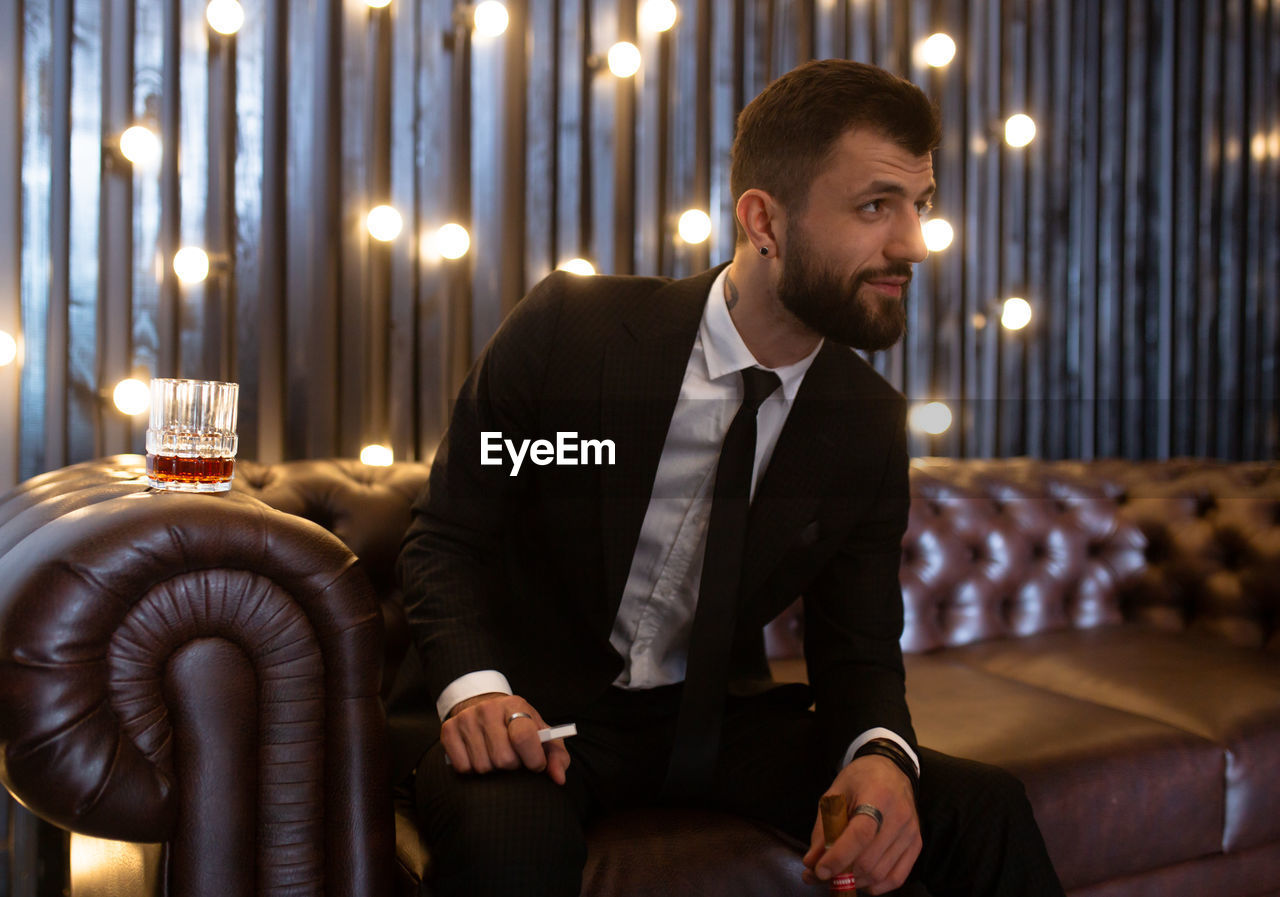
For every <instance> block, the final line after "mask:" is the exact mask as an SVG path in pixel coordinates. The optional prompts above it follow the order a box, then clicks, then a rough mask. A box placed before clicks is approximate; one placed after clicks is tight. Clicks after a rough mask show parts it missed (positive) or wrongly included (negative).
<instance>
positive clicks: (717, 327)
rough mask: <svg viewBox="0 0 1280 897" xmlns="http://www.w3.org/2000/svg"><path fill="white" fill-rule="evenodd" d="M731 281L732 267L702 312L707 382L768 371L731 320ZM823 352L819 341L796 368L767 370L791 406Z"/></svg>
mask: <svg viewBox="0 0 1280 897" xmlns="http://www.w3.org/2000/svg"><path fill="white" fill-rule="evenodd" d="M728 277H729V267H728V266H727V265H726V266H725V268H724V270H723V271H721V272H720V274H719V276H718V277H716V279H715V283H713V284H711V293H710V294H709V295H708V296H707V303H706V305H705V306H704V307H703V310H702V322H701V323H700V324H699V325H698V336H699V337H700V338H701V340H702V353H703V357H704V358H705V359H706V362H707V379H708V380H712V381H715V380H719V379H720V378H721V377H727V376H729V375H730V374H736V373H737V372H738V371H741V370H743V369H744V368H749V367H761V368H763V367H764V365H762V364H760V362H758V361H756V358H755V356H754V355H752V354H751V350H750V349H748V348H747V344H746V343H744V342H743V341H742V336H741V335H740V334H739V333H738V328H737V326H736V325H735V324H734V323H733V318H732V317H730V316H729V306H728V304H727V303H726V302H725V296H724V286H725V281H726V280H727V279H728ZM821 349H822V341H819V342H818V345H817V346H815V347H814V350H813V351H812V352H810V353H809V354H808V355H806V356H805V357H804V358H802V359H800V360H799V361H797V362H796V363H795V364H788V365H785V366H783V367H780V368H765V370H770V371H773V372H774V373H775V374H777V375H778V379H779V380H781V381H782V395H783V397H784V398H785V399H786V400H787V401H788V402H791V401H794V400H795V397H796V393H798V392H799V391H800V383H801V381H803V380H804V375H805V372H806V371H808V370H809V365H811V364H813V359H814V358H816V357H817V356H818V352H819V351H820V350H821Z"/></svg>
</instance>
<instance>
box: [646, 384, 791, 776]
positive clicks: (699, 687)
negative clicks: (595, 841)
mask: <svg viewBox="0 0 1280 897" xmlns="http://www.w3.org/2000/svg"><path fill="white" fill-rule="evenodd" d="M781 382H782V381H780V380H779V379H778V375H777V374H775V373H773V372H772V371H766V370H763V369H761V368H755V367H752V368H746V369H744V370H743V371H742V387H743V390H742V391H743V397H742V405H741V407H739V408H738V413H737V414H736V415H735V416H734V418H733V422H732V423H731V424H729V430H728V432H727V433H725V435H724V442H723V443H722V444H721V446H720V462H719V464H718V465H717V466H716V480H715V489H714V492H713V494H712V499H711V520H710V522H709V523H708V525H707V547H706V554H705V555H704V557H703V560H702V580H701V582H700V583H699V586H698V604H697V608H696V609H695V610H694V614H693V629H692V632H691V634H690V636H689V659H688V664H687V665H686V668H685V680H684V681H685V684H684V693H683V695H682V696H681V699H680V711H679V714H678V715H677V717H676V734H675V744H674V746H673V748H672V751H671V765H670V766H669V767H668V769H667V781H666V785H665V787H664V789H663V790H664V792H665V793H666V795H667V796H669V797H676V798H687V797H697V796H701V795H703V794H705V792H706V791H707V790H708V789H709V788H710V786H711V778H712V775H713V774H714V772H715V762H716V754H717V751H718V749H719V745H720V723H721V720H722V719H723V717H724V702H725V696H726V694H727V693H728V689H729V654H730V650H731V648H732V644H733V631H734V621H735V619H736V617H737V610H738V587H739V584H740V581H741V579H742V556H743V552H744V550H745V547H746V541H747V512H748V511H749V510H750V507H751V471H752V468H753V467H754V466H755V458H756V411H757V410H759V408H760V403H762V402H763V401H764V400H765V399H766V398H768V397H769V395H770V394H771V393H772V392H773V391H774V390H775V389H777V388H778V387H779V386H780V385H781Z"/></svg>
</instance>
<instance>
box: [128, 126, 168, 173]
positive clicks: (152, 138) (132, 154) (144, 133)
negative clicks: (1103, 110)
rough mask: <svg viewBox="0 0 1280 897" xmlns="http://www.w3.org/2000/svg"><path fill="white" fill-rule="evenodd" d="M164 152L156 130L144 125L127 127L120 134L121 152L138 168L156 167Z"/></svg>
mask: <svg viewBox="0 0 1280 897" xmlns="http://www.w3.org/2000/svg"><path fill="white" fill-rule="evenodd" d="M163 152H164V150H163V147H162V145H161V143H160V138H159V137H157V136H156V132H155V131H153V130H151V129H150V128H147V127H143V126H142V125H134V126H133V127H132V128H126V129H125V132H124V133H123V134H121V135H120V153H121V155H123V156H124V157H125V158H126V159H128V160H129V162H130V163H132V164H133V165H136V166H137V167H138V168H155V167H157V165H158V164H159V162H160V156H161V154H162V153H163Z"/></svg>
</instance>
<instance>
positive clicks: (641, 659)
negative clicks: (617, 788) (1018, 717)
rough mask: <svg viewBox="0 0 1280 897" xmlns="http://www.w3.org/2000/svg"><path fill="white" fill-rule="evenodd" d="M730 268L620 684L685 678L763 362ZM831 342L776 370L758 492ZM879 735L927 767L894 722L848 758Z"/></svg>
mask: <svg viewBox="0 0 1280 897" xmlns="http://www.w3.org/2000/svg"><path fill="white" fill-rule="evenodd" d="M728 272H729V269H728V268H725V269H724V270H723V271H721V272H720V276H719V277H717V278H716V280H715V283H713V284H712V285H711V292H710V295H709V297H708V301H707V303H706V306H705V307H704V309H703V313H702V320H701V322H700V324H699V326H698V334H697V337H696V338H695V339H694V343H693V351H692V352H691V353H690V355H689V362H688V364H687V365H686V366H685V372H684V381H683V382H682V383H681V386H680V396H679V398H678V399H677V400H676V407H675V411H674V413H673V414H672V416H671V423H670V425H669V427H668V430H667V438H666V441H665V442H664V443H663V446H662V456H661V458H660V460H659V462H658V470H657V474H656V477H655V479H654V484H653V494H652V495H651V496H650V498H649V506H648V509H647V510H646V511H645V516H644V523H643V524H642V525H641V527H640V538H639V541H638V542H637V544H636V550H635V554H634V555H633V556H632V560H631V570H630V573H629V574H628V576H627V583H626V586H625V587H624V589H623V593H622V603H621V604H620V605H619V607H618V615H617V617H616V618H615V620H614V624H613V632H612V634H611V635H610V637H609V643H610V644H611V645H612V646H613V647H614V649H615V650H617V652H618V653H619V654H620V655H621V656H622V660H623V668H622V673H621V674H620V675H619V676H618V678H617V679H616V680H615V681H614V685H615V686H617V687H619V688H625V689H646V688H656V687H658V686H661V685H671V684H674V683H676V682H682V681H683V680H684V675H685V663H686V660H687V658H688V652H689V634H690V631H691V629H692V626H693V615H694V609H695V608H696V606H697V602H698V586H699V582H700V581H701V577H702V559H703V555H704V554H705V549H706V540H707V525H708V522H709V520H710V516H711V490H712V486H713V483H714V480H715V472H716V465H717V463H718V462H719V458H720V445H721V443H722V442H723V441H724V435H725V433H726V432H727V431H728V429H729V424H730V423H731V422H732V421H733V418H734V415H736V414H737V411H738V407H739V405H741V404H742V378H741V376H739V374H738V372H739V371H741V370H743V369H744V368H749V367H752V366H757V367H763V366H762V365H760V364H759V362H757V361H756V359H755V356H753V355H752V354H751V350H750V349H748V348H747V345H746V343H744V342H743V341H742V337H741V336H740V335H739V333H738V329H737V327H736V326H735V325H734V323H733V319H732V318H731V317H730V315H729V308H728V304H727V303H726V301H725V281H726V280H727V278H728ZM821 348H822V346H821V344H819V345H818V346H817V347H816V348H815V349H814V350H813V351H812V352H811V353H809V355H808V356H806V357H805V358H802V359H801V360H800V361H797V362H796V363H795V364H790V365H786V366H785V367H780V368H772V369H771V370H772V371H773V372H774V373H775V374H777V375H778V379H779V380H781V381H782V388H781V389H776V390H774V392H773V393H772V394H771V395H770V396H769V397H768V398H766V399H765V400H764V402H763V403H762V404H761V405H760V409H759V411H758V412H757V414H756V457H755V466H754V468H753V470H752V475H751V495H752V496H753V497H754V496H755V490H756V484H757V483H758V482H759V481H760V476H761V474H762V473H763V472H764V471H765V469H766V468H767V467H768V466H769V459H770V458H772V457H773V449H774V446H776V445H777V443H778V436H779V435H780V434H781V433H782V427H783V425H784V424H785V423H786V422H787V415H788V414H790V413H791V406H792V403H793V402H794V401H795V397H796V393H798V392H799V391H800V384H801V382H802V381H803V380H804V375H805V373H806V372H807V371H808V370H809V366H810V365H811V364H812V363H813V359H814V358H815V357H816V356H817V354H818V351H819V350H820V349H821ZM487 692H503V693H506V694H511V693H512V690H511V686H510V684H509V683H508V682H507V679H506V677H505V676H503V675H502V674H501V673H499V672H497V671H494V670H482V671H479V672H475V673H468V674H467V675H465V676H462V677H460V678H459V679H457V680H455V681H454V682H453V683H452V684H450V685H449V687H448V688H446V689H445V690H444V692H443V693H442V694H441V695H440V699H439V701H438V702H437V705H436V706H437V710H438V711H439V713H440V718H441V719H444V718H445V717H446V716H447V715H448V712H449V711H450V710H451V709H452V708H453V707H454V706H455V705H456V704H458V703H459V702H460V701H463V700H466V699H467V698H469V697H474V696H476V695H480V694H485V693H487ZM873 738H890V739H892V740H893V741H895V742H897V743H898V744H900V745H901V746H902V747H903V749H905V750H906V751H907V753H908V754H909V755H910V756H911V758H912V760H913V761H914V762H915V764H916V769H917V771H918V770H919V766H920V764H919V761H918V760H917V758H916V756H915V753H914V752H913V751H912V750H911V748H910V746H909V745H907V744H906V742H905V741H904V740H903V739H902V738H900V737H899V736H897V735H896V734H895V733H893V732H890V731H889V730H887V729H872V730H869V731H868V732H864V733H863V734H862V735H860V736H858V738H857V739H856V740H855V741H854V743H853V744H852V745H851V746H850V748H849V750H848V751H847V752H846V754H845V759H844V764H845V765H847V764H848V763H849V762H850V760H852V758H853V754H854V752H855V751H857V749H858V748H860V747H861V746H862V745H863V744H865V743H866V742H868V741H870V740H871V739H873Z"/></svg>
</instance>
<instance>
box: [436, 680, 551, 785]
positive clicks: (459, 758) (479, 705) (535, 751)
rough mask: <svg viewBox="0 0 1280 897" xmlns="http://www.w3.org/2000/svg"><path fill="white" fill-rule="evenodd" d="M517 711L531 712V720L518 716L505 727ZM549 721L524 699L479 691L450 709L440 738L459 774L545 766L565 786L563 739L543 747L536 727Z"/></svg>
mask: <svg viewBox="0 0 1280 897" xmlns="http://www.w3.org/2000/svg"><path fill="white" fill-rule="evenodd" d="M513 713H527V714H529V718H525V717H520V718H519V719H516V720H512V722H511V725H507V720H509V719H511V714H513ZM546 725H547V724H546V723H545V722H543V721H542V717H541V716H539V715H538V711H536V710H534V709H533V707H532V706H531V705H530V704H529V702H528V701H526V700H525V699H524V698H521V697H519V696H516V695H504V694H485V695H477V696H476V697H474V698H468V699H467V700H465V701H460V702H459V703H458V704H457V706H455V707H454V708H453V710H451V711H450V712H449V718H448V719H447V720H445V721H444V724H443V725H442V726H441V727H440V741H441V743H442V744H443V745H444V750H445V754H446V755H447V756H448V758H449V763H450V764H451V765H452V766H453V768H454V769H455V770H457V771H458V772H463V773H466V772H475V773H480V774H484V773H487V772H492V771H493V770H495V769H506V770H513V769H519V768H520V767H522V766H523V767H524V768H526V769H530V770H533V771H534V772H542V771H544V770H545V771H546V773H547V774H548V775H549V776H551V780H552V781H553V782H555V783H556V784H557V785H563V784H564V776H565V770H566V769H568V768H569V751H568V750H567V749H566V748H565V746H564V739H563V738H557V739H556V740H555V741H549V742H547V743H546V744H545V745H544V744H542V743H541V742H540V741H538V730H539V729H542V728H545V727H546Z"/></svg>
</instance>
